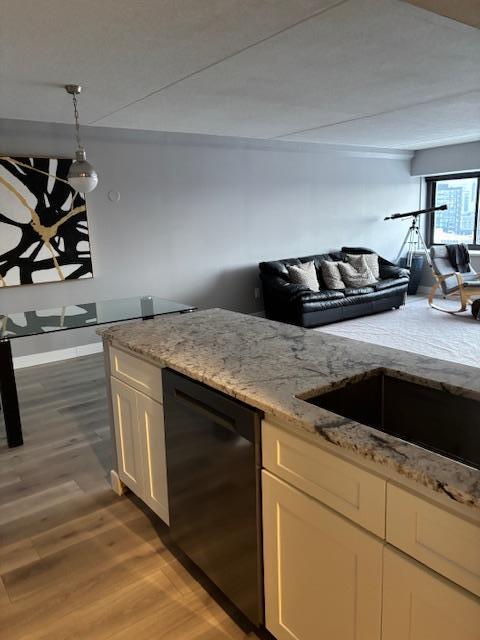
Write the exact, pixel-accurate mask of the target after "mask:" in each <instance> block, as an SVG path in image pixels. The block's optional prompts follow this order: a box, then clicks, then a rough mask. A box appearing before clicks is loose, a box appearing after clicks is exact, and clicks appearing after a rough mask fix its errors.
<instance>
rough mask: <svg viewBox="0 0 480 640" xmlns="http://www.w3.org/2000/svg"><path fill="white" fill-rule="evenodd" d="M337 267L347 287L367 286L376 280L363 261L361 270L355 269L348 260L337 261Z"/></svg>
mask: <svg viewBox="0 0 480 640" xmlns="http://www.w3.org/2000/svg"><path fill="white" fill-rule="evenodd" d="M338 268H339V270H340V273H341V275H342V279H343V281H344V282H345V284H346V285H347V287H355V288H357V287H367V286H368V285H370V284H375V282H377V279H376V278H375V276H374V275H373V273H372V272H371V271H370V269H369V268H368V266H367V265H366V263H365V262H364V263H363V266H362V271H357V270H356V269H355V267H354V266H353V265H351V264H350V263H349V262H339V263H338Z"/></svg>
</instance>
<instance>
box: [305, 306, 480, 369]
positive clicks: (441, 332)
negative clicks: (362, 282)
mask: <svg viewBox="0 0 480 640" xmlns="http://www.w3.org/2000/svg"><path fill="white" fill-rule="evenodd" d="M438 304H439V305H440V304H445V305H446V306H447V305H452V304H453V306H455V305H457V308H458V302H452V301H448V302H447V301H444V300H439V301H438ZM315 331H322V332H325V333H331V334H333V335H336V336H344V337H345V338H352V339H354V340H361V341H363V342H371V343H374V344H379V345H382V346H384V347H392V348H393V349H401V350H403V351H411V352H413V353H420V354H422V355H425V356H430V357H431V358H440V359H441V360H448V361H449V362H458V363H459V364H466V365H469V366H471V367H480V321H478V320H475V319H474V318H473V316H472V314H471V313H470V311H468V312H465V313H462V314H456V315H450V314H448V313H442V312H441V311H436V310H435V309H431V308H430V307H429V306H428V303H427V300H426V299H424V298H422V299H419V300H415V302H409V303H408V304H407V305H406V306H404V307H402V308H401V309H399V310H398V311H397V310H394V311H386V312H384V313H377V314H375V315H372V316H366V317H363V318H355V319H354V320H346V321H345V322H338V323H336V324H329V325H327V326H325V327H318V329H315Z"/></svg>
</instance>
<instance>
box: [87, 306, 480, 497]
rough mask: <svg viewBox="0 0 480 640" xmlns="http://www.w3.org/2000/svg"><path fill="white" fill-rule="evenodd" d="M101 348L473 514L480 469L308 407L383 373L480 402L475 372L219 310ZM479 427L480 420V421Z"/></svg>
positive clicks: (112, 337) (123, 335) (116, 337)
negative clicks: (163, 371)
mask: <svg viewBox="0 0 480 640" xmlns="http://www.w3.org/2000/svg"><path fill="white" fill-rule="evenodd" d="M98 333H100V334H101V335H103V336H104V337H105V338H106V339H107V340H108V341H110V342H111V343H113V344H116V345H118V346H120V347H123V348H125V349H129V350H131V351H133V352H135V353H138V354H140V355H142V356H143V357H146V358H149V359H150V360H152V361H155V362H158V363H159V364H160V365H161V366H168V367H171V368H172V369H175V370H176V371H178V372H180V373H184V374H185V375H187V376H190V377H191V378H194V379H195V380H199V381H200V382H204V383H205V384H208V385H210V386H212V387H214V388H216V389H219V390H220V391H223V392H224V393H226V394H228V395H230V396H233V397H235V398H238V399H239V400H242V401H243V402H246V403H247V404H249V405H252V406H254V407H257V408H258V409H261V410H263V411H264V412H265V414H266V416H267V417H269V418H271V419H273V420H275V419H277V420H279V421H281V422H282V423H286V424H287V425H289V426H290V427H291V428H293V429H298V430H302V429H303V430H306V431H308V432H310V433H313V434H316V435H318V437H319V438H323V439H324V440H326V441H328V442H329V443H332V444H334V445H336V446H338V447H340V448H342V449H346V450H349V451H352V452H355V453H357V454H358V455H359V456H362V457H363V458H366V459H369V460H371V461H374V462H376V463H377V464H378V465H380V466H383V467H387V468H389V469H390V470H392V471H394V472H396V473H399V474H401V475H402V476H404V477H406V478H409V479H410V480H413V481H415V482H418V483H420V484H422V485H424V486H426V487H428V488H430V489H431V490H433V491H435V492H438V493H441V494H444V495H447V496H449V497H450V498H452V499H453V500H456V501H457V502H460V503H463V504H465V505H468V506H470V507H472V508H475V509H480V471H479V470H476V469H473V468H471V467H468V466H466V465H463V464H461V463H459V462H455V461H453V460H449V459H447V458H444V457H442V456H440V455H437V454H435V453H432V452H430V451H427V450H426V449H422V448H420V447H417V446H415V445H412V444H409V443H407V442H404V441H402V440H400V439H398V438H395V437H393V436H390V435H387V434H385V433H382V432H381V431H378V430H376V429H373V428H370V427H367V426H364V425H361V424H359V423H356V422H353V421H351V420H348V419H346V418H343V417H340V416H338V415H336V414H333V413H331V412H329V411H327V410H325V409H321V408H320V407H317V406H315V405H312V404H309V403H307V402H305V401H304V400H302V399H300V398H299V397H298V396H301V397H303V398H307V397H311V396H314V395H316V393H317V392H319V393H321V392H324V391H326V390H328V389H330V388H332V387H335V386H337V385H338V384H341V381H342V380H344V379H346V378H351V377H352V376H360V377H361V376H364V375H365V374H368V373H371V372H372V371H373V370H376V369H377V370H378V369H381V370H385V369H387V370H388V371H389V373H391V374H392V375H397V376H399V377H402V378H403V379H407V380H411V381H417V382H421V383H422V382H423V383H424V384H425V380H428V383H427V385H428V386H431V387H435V388H438V389H443V390H445V391H447V392H450V393H452V394H455V395H461V396H466V397H471V398H473V399H476V400H480V371H479V369H477V368H473V367H466V366H461V365H454V364H449V363H447V362H444V361H441V360H435V359H432V358H427V357H424V356H420V355H415V354H412V353H407V352H405V351H398V350H395V349H388V348H385V347H377V346H375V345H372V344H368V343H365V342H359V341H355V340H349V339H346V338H339V337H336V336H332V335H328V334H325V333H320V332H316V331H312V330H306V329H302V328H300V327H295V326H291V325H286V324H281V323H278V322H272V321H269V320H265V319H263V318H256V317H254V316H249V315H243V314H239V313H234V312H231V311H225V310H223V309H209V310H206V311H199V312H197V313H193V314H187V315H178V316H168V317H161V318H157V319H154V320H147V321H144V322H134V323H129V324H123V325H116V326H113V327H108V328H106V329H99V330H98ZM479 428H480V416H479Z"/></svg>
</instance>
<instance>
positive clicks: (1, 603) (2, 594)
mask: <svg viewBox="0 0 480 640" xmlns="http://www.w3.org/2000/svg"><path fill="white" fill-rule="evenodd" d="M7 606H10V600H9V598H8V595H7V590H6V589H5V585H4V584H3V580H2V577H1V576H0V609H1V608H4V607H7Z"/></svg>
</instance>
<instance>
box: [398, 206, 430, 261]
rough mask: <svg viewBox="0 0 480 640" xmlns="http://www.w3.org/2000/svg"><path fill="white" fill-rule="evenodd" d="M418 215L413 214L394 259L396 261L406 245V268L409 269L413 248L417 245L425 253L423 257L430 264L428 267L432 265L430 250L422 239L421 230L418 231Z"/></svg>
mask: <svg viewBox="0 0 480 640" xmlns="http://www.w3.org/2000/svg"><path fill="white" fill-rule="evenodd" d="M419 215H420V214H417V215H413V219H412V224H411V225H410V227H409V229H408V231H407V235H406V236H405V239H404V241H403V242H402V246H401V247H400V251H399V252H398V255H397V257H396V259H395V262H396V263H398V261H399V260H400V258H401V257H402V254H403V250H404V249H405V247H406V246H408V250H407V268H408V269H410V267H411V266H412V262H413V255H414V253H415V250H416V249H417V248H418V247H419V246H420V248H421V249H423V252H424V254H425V258H426V259H427V262H428V264H429V265H430V267H431V266H432V259H431V258H430V252H429V250H428V247H427V244H426V242H425V240H424V239H423V236H422V232H421V231H420V225H419V222H418V216H419Z"/></svg>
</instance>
